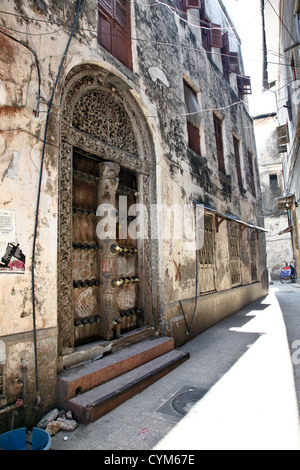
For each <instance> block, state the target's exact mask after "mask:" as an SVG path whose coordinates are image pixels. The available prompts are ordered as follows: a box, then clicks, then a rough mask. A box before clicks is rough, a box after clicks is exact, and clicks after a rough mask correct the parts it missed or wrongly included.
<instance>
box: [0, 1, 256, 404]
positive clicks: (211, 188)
mask: <svg viewBox="0 0 300 470" xmlns="http://www.w3.org/2000/svg"><path fill="white" fill-rule="evenodd" d="M167 3H170V2H167ZM207 3H208V4H209V5H210V7H209V14H210V15H211V20H212V21H213V22H215V23H219V24H221V25H222V26H224V27H227V26H228V24H229V23H228V20H226V18H224V17H223V16H222V12H221V9H220V5H219V2H218V1H217V0H214V1H213V2H207ZM76 6H77V4H76V2H73V1H71V0H68V1H64V2H56V1H52V0H48V1H46V0H43V1H42V0H40V1H39V2H36V1H33V0H31V1H30V2H25V3H24V2H19V1H17V0H7V2H6V5H5V7H4V9H5V11H6V12H7V13H10V14H6V15H2V18H1V23H0V26H2V30H3V31H4V32H7V33H8V34H11V35H12V36H13V37H15V38H17V39H19V40H21V41H25V43H26V44H27V45H29V46H30V47H32V48H33V49H34V50H35V52H36V54H37V57H38V60H39V68H40V74H41V83H40V86H41V96H40V103H39V109H38V110H39V114H38V115H35V114H34V111H36V110H37V96H38V89H39V82H38V75H37V68H36V64H35V60H34V56H33V54H32V53H31V52H30V50H28V48H26V47H24V45H22V44H20V43H17V42H15V41H13V40H11V39H10V38H8V37H7V36H4V35H2V34H0V41H1V51H4V52H3V53H2V54H1V57H0V61H1V65H0V74H1V86H0V105H1V108H0V112H1V129H0V137H1V139H0V180H1V192H0V209H6V210H11V211H13V212H14V214H15V221H16V224H15V225H16V236H15V240H11V241H13V242H15V243H19V244H20V247H21V249H22V251H23V253H24V254H25V256H26V268H25V273H24V274H22V275H0V305H1V307H0V338H1V344H2V345H4V346H3V348H2V349H3V350H4V349H5V352H3V354H2V356H0V363H1V360H2V361H5V362H6V370H7V374H8V380H7V385H8V389H7V396H8V397H9V401H10V402H13V401H14V400H15V399H17V398H18V397H19V396H20V394H21V388H22V384H21V383H20V384H19V385H20V389H18V388H16V385H15V379H14V377H17V376H18V374H20V359H21V358H24V359H25V360H26V361H27V363H28V372H27V397H26V398H27V399H28V401H29V402H31V403H32V402H33V401H34V398H35V383H34V382H35V367H34V360H33V359H34V342H33V333H32V331H33V318H32V296H31V263H32V260H31V255H32V243H33V231H34V220H35V209H36V201H37V190H38V181H39V172H40V162H41V155H42V148H43V138H44V129H45V122H46V113H47V109H48V103H49V100H50V97H51V93H52V90H53V86H54V83H55V80H56V77H57V73H58V70H59V64H60V61H61V59H62V55H63V52H64V49H65V47H66V44H67V41H68V37H69V33H70V29H71V28H70V27H68V28H66V27H65V26H64V25H65V24H68V25H71V23H72V21H73V19H74V18H75V12H76ZM131 10H132V14H133V15H132V17H133V20H132V37H133V38H134V39H133V41H132V52H133V64H134V66H133V71H129V70H128V69H127V68H126V67H124V66H123V65H122V64H121V63H120V62H118V61H117V60H116V59H115V58H114V57H112V56H111V55H110V54H109V53H108V52H107V51H105V50H104V49H103V48H101V47H100V46H99V45H98V43H97V14H96V11H97V1H96V0H93V1H89V2H85V4H84V10H83V13H82V14H81V16H80V20H79V22H78V25H77V27H76V30H75V34H74V37H73V39H72V42H71V44H70V48H69V51H68V54H67V56H66V59H65V63H64V66H63V68H62V71H61V75H60V79H59V81H58V86H57V90H56V93H55V96H54V100H53V106H52V109H51V115H50V120H49V128H48V132H47V144H46V147H45V149H46V150H45V160H44V165H43V178H42V190H41V200H40V210H39V219H38V226H37V244H36V263H35V281H36V312H37V317H36V327H37V330H38V332H37V346H38V348H37V349H38V361H39V370H38V374H39V379H40V390H39V392H40V394H41V395H42V401H43V407H46V408H47V407H48V405H50V403H53V402H54V401H55V376H56V372H57V364H58V362H59V361H58V354H57V340H58V335H59V332H58V331H57V318H58V309H57V251H58V245H57V243H58V242H57V240H58V239H60V238H59V237H60V234H58V233H57V231H58V219H57V217H58V215H57V210H58V209H57V206H58V201H59V197H60V194H59V192H58V164H59V158H60V148H59V147H60V141H59V135H60V120H61V116H62V109H60V103H61V97H62V91H63V87H64V84H65V81H66V77H67V76H68V74H69V73H70V72H71V73H72V71H73V70H74V68H75V67H77V66H79V65H80V66H81V67H86V68H87V69H88V67H89V66H90V65H91V64H92V65H93V67H95V66H97V67H99V70H100V69H101V67H102V68H104V69H106V70H108V71H110V72H111V73H112V74H114V75H117V76H119V77H122V79H123V80H124V81H125V82H126V83H127V84H128V85H129V86H130V87H131V91H130V94H131V95H132V96H133V97H134V98H135V99H136V102H137V103H138V105H139V106H140V108H141V109H142V111H143V113H144V118H145V120H146V122H147V124H148V127H149V130H150V133H151V137H152V140H153V149H154V152H153V153H154V155H153V161H154V162H155V164H153V168H152V170H151V171H153V172H155V175H156V181H157V183H156V194H155V200H156V201H157V203H158V204H166V205H167V206H169V207H170V206H172V205H174V204H177V205H178V206H179V207H180V208H182V209H183V207H184V204H192V203H193V201H194V200H196V201H198V202H201V203H205V204H210V205H212V206H214V207H215V208H216V209H217V210H219V211H220V212H222V213H224V214H225V213H231V214H233V215H236V216H238V217H239V218H240V219H241V220H243V221H245V222H248V221H252V222H253V223H255V224H257V225H261V223H262V222H261V218H260V208H259V205H258V204H257V201H256V199H255V198H253V197H252V195H251V192H250V180H249V170H248V165H247V163H246V162H247V160H246V159H247V151H251V152H252V153H253V156H254V157H255V152H256V150H255V141H254V134H253V131H252V129H251V125H252V121H251V118H250V116H249V115H248V113H247V110H246V109H245V107H244V106H243V105H241V104H234V105H233V106H232V104H233V103H237V102H238V101H239V98H238V96H237V94H236V91H237V87H236V77H235V76H234V74H231V75H232V76H231V77H230V81H231V86H232V87H230V86H229V84H227V83H226V82H225V80H224V77H223V75H222V72H221V65H220V56H219V54H218V53H217V52H218V51H212V55H211V56H209V55H207V54H206V52H205V51H204V49H203V48H202V44H201V36H200V31H199V28H195V27H194V28H190V26H189V25H188V24H187V23H186V22H184V21H182V20H180V19H179V18H178V17H176V16H174V13H173V12H172V11H171V10H170V9H168V8H167V7H164V6H161V5H157V6H155V7H152V8H150V7H149V6H147V5H146V4H145V5H143V3H142V2H140V1H135V2H132V4H131ZM189 14H190V12H189ZM25 18H35V19H37V20H39V21H32V20H28V21H27V20H26V19H25ZM230 41H231V50H233V51H237V52H239V51H240V45H239V43H238V40H235V39H234V37H231V38H230ZM179 44H181V46H182V47H179V46H178V45H179ZM183 77H184V78H185V79H187V80H188V81H189V82H191V84H193V85H194V86H195V87H197V89H198V90H199V94H198V96H199V103H200V107H201V109H203V110H204V111H203V112H202V113H201V150H202V155H201V156H198V155H196V154H194V153H193V152H192V151H191V150H190V149H188V146H187V127H186V116H185V113H186V109H185V105H184V91H183ZM214 110H218V111H216V112H218V114H219V115H220V117H222V119H223V140H224V151H225V166H226V175H221V174H220V172H219V171H218V162H217V157H216V143H215V136H214V124H213V112H214ZM233 132H234V133H235V135H237V136H238V138H239V139H240V140H241V149H240V150H241V166H242V175H243V188H242V189H240V188H239V187H238V185H237V176H236V172H235V170H234V168H235V166H234V149H233V142H232V134H233ZM255 178H256V182H258V172H257V168H255ZM259 196H260V193H259V191H258V194H257V198H258V199H259ZM158 223H159V224H160V225H161V226H163V224H164V219H163V216H162V215H160V216H159V219H158ZM170 228H171V233H172V231H173V229H174V230H176V229H179V228H182V224H181V220H180V218H178V217H177V216H176V214H175V215H174V217H173V218H172V221H171V227H170ZM242 237H243V240H244V244H245V249H244V250H243V258H242V284H245V285H246V284H248V283H251V282H252V281H251V273H250V272H249V246H248V241H247V230H245V231H244V232H243V233H242ZM247 250H248V251H247ZM1 256H2V254H1ZM228 260H229V248H228V240H227V222H226V221H225V222H223V223H221V224H220V226H219V232H218V233H217V234H216V290H217V293H216V294H213V295H212V296H211V295H207V296H204V297H203V300H202V299H201V300H199V305H200V306H201V304H202V303H203V302H205V305H206V307H207V308H206V310H205V311H206V314H205V316H202V314H201V315H200V313H199V311H198V310H197V313H196V316H197V320H196V322H195V329H194V331H193V333H194V334H196V333H197V332H200V331H202V330H203V329H204V328H205V327H208V326H210V325H211V324H212V323H213V322H214V321H219V319H220V318H221V317H222V315H228V314H230V313H233V311H234V310H235V309H237V308H238V307H239V305H242V303H243V301H242V300H239V301H238V302H237V303H235V302H234V299H233V298H232V297H231V292H232V291H231V280H230V270H229V265H228ZM152 261H153V263H155V265H157V266H158V270H159V294H160V295H159V298H160V306H159V308H156V309H155V311H154V312H153V314H154V315H156V317H157V325H159V326H160V331H162V332H163V333H167V334H171V333H172V331H173V333H174V335H176V334H177V333H175V330H174V328H173V326H172V325H173V324H174V325H175V323H176V328H177V329H178V331H180V334H179V337H178V342H182V341H183V339H182V338H184V340H185V339H186V338H185V333H184V324H183V320H182V318H183V317H182V314H181V311H180V306H179V303H178V302H179V300H182V301H185V302H186V304H187V305H189V307H188V308H189V311H190V310H191V309H192V308H193V307H192V305H193V299H194V296H195V287H196V286H195V261H196V257H195V252H191V251H187V250H184V249H183V248H182V243H181V241H180V240H176V239H174V238H171V239H169V240H163V241H162V242H161V243H159V244H158V256H157V258H156V259H152ZM258 267H259V273H258V281H261V279H262V275H263V271H264V268H265V266H264V260H263V258H262V257H261V258H260V260H259V266H258ZM177 268H178V269H179V271H178V269H177ZM245 289H246V291H247V292H248V291H249V292H251V295H247V296H246V297H244V292H245ZM245 289H244V288H242V290H241V291H240V294H238V293H237V291H238V289H235V296H238V297H239V295H240V297H239V299H242V298H243V299H244V301H247V300H249V299H254V297H255V296H260V295H262V292H263V290H262V289H261V284H260V283H259V284H258V285H257V286H256V285H254V286H250V287H245ZM222 293H224V295H225V296H226V299H228V308H226V309H223V311H222V313H220V309H219V310H218V312H219V313H216V314H214V313H213V312H214V307H212V306H213V305H214V304H215V296H219V297H218V298H219V299H222V295H223V294H222ZM230 299H231V300H230ZM219 305H221V303H220V304H219ZM191 311H192V310H191ZM202 311H203V309H202V307H201V312H202ZM178 317H180V320H178ZM177 325H178V326H177ZM176 331H177V330H176ZM1 358H2V359H1ZM19 385H18V386H19Z"/></svg>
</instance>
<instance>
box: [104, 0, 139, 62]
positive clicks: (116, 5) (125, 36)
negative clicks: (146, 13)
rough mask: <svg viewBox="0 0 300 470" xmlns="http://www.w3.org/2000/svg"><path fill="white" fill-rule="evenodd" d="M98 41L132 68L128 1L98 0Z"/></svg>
mask: <svg viewBox="0 0 300 470" xmlns="http://www.w3.org/2000/svg"><path fill="white" fill-rule="evenodd" d="M98 43H99V44H100V45H101V46H103V47H104V48H105V49H106V50H107V51H108V52H110V53H111V54H112V55H113V56H114V57H115V58H116V59H118V60H119V61H120V62H122V63H123V64H124V65H126V67H128V68H129V69H132V54H131V28H130V2H128V1H127V0H98Z"/></svg>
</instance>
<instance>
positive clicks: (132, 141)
mask: <svg viewBox="0 0 300 470" xmlns="http://www.w3.org/2000/svg"><path fill="white" fill-rule="evenodd" d="M110 77H111V74H110V73H109V72H108V71H106V70H104V69H102V68H100V67H97V66H93V65H90V66H84V67H83V66H82V67H77V68H75V69H73V70H72V71H71V72H70V73H69V75H68V79H67V81H66V84H65V88H64V92H63V99H62V106H61V108H62V117H61V129H60V131H61V132H60V139H61V142H60V161H59V207H58V209H59V221H58V327H59V338H58V347H59V353H60V354H62V352H63V350H64V348H70V347H71V348H73V347H74V345H75V339H74V338H75V337H74V308H73V306H74V305H73V304H74V287H73V281H74V276H73V272H72V260H73V250H74V248H73V246H74V243H73V242H74V241H73V212H74V207H73V191H74V184H73V177H74V171H73V155H74V150H75V151H76V152H77V153H78V152H79V153H81V154H83V155H85V156H87V158H88V157H91V158H92V159H93V162H96V163H97V164H99V165H100V166H101V165H102V170H101V171H102V173H101V172H100V173H99V175H100V176H99V177H100V179H101V177H102V176H103V171H104V173H105V172H106V171H107V167H108V166H109V165H112V166H113V167H114V171H116V174H115V177H116V176H117V173H118V172H119V170H120V169H122V171H123V173H124V172H125V173H126V172H131V173H132V174H134V175H135V178H136V182H137V183H136V184H137V194H138V202H139V203H142V204H143V205H144V206H145V208H146V209H147V211H148V214H150V204H152V203H155V197H156V196H155V194H156V192H155V165H153V163H154V161H155V157H154V149H153V145H152V140H151V136H150V132H149V129H148V126H147V123H146V120H145V118H144V116H143V113H142V111H141V108H140V107H139V105H138V103H137V102H136V100H135V99H134V98H133V96H132V94H131V93H130V92H129V91H128V90H120V89H116V88H114V87H112V86H111V85H110V83H109V81H110V80H109V79H110ZM95 179H96V178H95ZM105 184H106V183H105ZM107 184H108V186H109V182H108V179H107ZM99 188H100V187H99ZM116 188H117V185H113V186H112V187H110V188H109V190H110V191H111V194H112V193H114V196H113V197H115V195H116ZM101 191H102V194H103V188H102V190H101V189H99V191H98V192H99V194H101ZM98 203H99V200H98ZM150 222H151V219H150V217H149V218H148V225H149V226H148V234H149V237H148V238H147V239H145V240H141V241H140V242H139V261H138V269H139V276H140V281H141V282H140V287H139V302H140V305H141V304H142V310H143V325H144V326H152V327H158V326H159V325H158V324H159V318H157V316H156V315H157V312H158V311H159V307H158V306H159V291H158V266H157V261H156V260H157V241H156V240H151V239H150V234H151V227H150ZM111 242H113V243H116V240H111ZM100 245H101V244H100ZM110 248H111V246H110V247H108V245H107V246H106V247H104V245H103V244H102V246H98V247H97V249H98V250H99V249H100V250H102V251H103V249H105V250H107V254H109V257H110V258H111V259H112V260H113V259H114V257H113V256H111V253H112V251H111V249H110ZM112 264H113V265H115V264H116V263H115V264H114V263H113V261H112ZM110 274H111V275H112V276H113V275H116V274H117V273H116V272H114V273H113V272H112V273H110ZM100 277H101V276H100ZM108 277H109V276H108ZM103 284H104V283H103V282H102V283H101V286H100V289H102V291H103V289H104V285H103ZM109 286H110V287H109V288H110V291H111V280H110V279H109ZM114 293H116V291H114V292H113V291H112V292H109V295H110V297H111V298H113V297H114ZM106 297H107V298H108V295H106ZM107 312H108V313H107V319H106V320H105V321H106V322H108V323H111V321H112V318H111V315H112V314H113V313H112V312H113V310H111V311H109V310H108V311H107ZM114 318H115V317H114ZM118 321H120V320H118ZM103 331H104V333H103ZM116 331H117V333H116V334H117V335H118V334H119V332H118V327H117V328H116ZM102 334H103V335H104V337H105V339H110V336H109V335H110V330H109V328H108V326H107V325H106V326H105V327H104V330H103V329H102ZM116 337H117V336H116Z"/></svg>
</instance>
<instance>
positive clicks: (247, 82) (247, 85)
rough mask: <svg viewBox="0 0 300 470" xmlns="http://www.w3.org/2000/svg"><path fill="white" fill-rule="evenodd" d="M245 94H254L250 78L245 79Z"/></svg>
mask: <svg viewBox="0 0 300 470" xmlns="http://www.w3.org/2000/svg"><path fill="white" fill-rule="evenodd" d="M243 94H244V95H251V94H252V89H251V80H250V77H243Z"/></svg>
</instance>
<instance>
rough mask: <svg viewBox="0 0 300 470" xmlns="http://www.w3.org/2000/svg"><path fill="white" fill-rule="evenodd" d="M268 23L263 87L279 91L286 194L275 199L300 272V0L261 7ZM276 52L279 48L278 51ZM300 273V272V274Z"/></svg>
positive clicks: (280, 148) (280, 147)
mask: <svg viewBox="0 0 300 470" xmlns="http://www.w3.org/2000/svg"><path fill="white" fill-rule="evenodd" d="M262 13H263V19H264V24H265V39H266V40H265V53H266V55H265V67H264V86H265V88H266V89H271V90H272V91H274V92H276V101H277V117H278V128H277V146H278V152H279V153H280V155H281V157H282V165H283V177H284V192H285V193H284V195H283V196H282V197H279V198H277V199H276V201H275V205H276V209H277V210H278V211H285V212H286V214H287V225H288V226H287V228H286V231H285V233H283V235H284V236H286V232H287V231H290V233H291V237H292V243H293V258H294V262H295V265H296V268H297V269H298V271H300V251H299V246H300V238H299V235H300V231H299V228H300V226H299V223H300V219H299V216H300V212H299V210H300V209H299V201H300V176H299V175H300V159H299V149H300V140H299V129H300V127H299V122H300V121H299V116H300V115H299V103H300V94H299V63H300V62H299V59H300V55H299V44H300V29H299V19H300V4H299V2H298V0H292V1H289V0H276V1H275V2H272V4H270V2H267V3H266V4H265V5H264V7H263V8H262ZM274 51H278V53H275V55H274ZM298 274H299V273H298Z"/></svg>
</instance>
